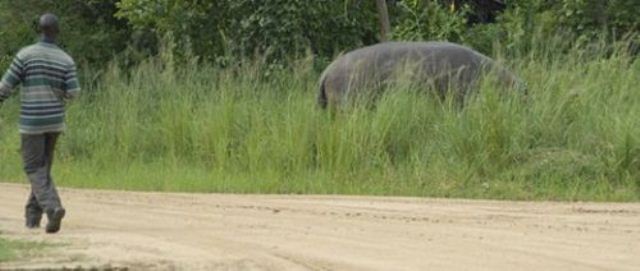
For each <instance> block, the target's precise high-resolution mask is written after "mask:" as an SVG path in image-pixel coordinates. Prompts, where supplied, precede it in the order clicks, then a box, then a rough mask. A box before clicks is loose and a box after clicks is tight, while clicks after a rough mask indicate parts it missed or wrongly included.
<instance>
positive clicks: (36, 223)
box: [26, 217, 42, 229]
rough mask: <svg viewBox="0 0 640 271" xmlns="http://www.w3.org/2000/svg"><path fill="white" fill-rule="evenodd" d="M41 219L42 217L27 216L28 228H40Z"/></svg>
mask: <svg viewBox="0 0 640 271" xmlns="http://www.w3.org/2000/svg"><path fill="white" fill-rule="evenodd" d="M40 219H42V217H29V218H27V223H26V226H27V228H28V229H37V228H40Z"/></svg>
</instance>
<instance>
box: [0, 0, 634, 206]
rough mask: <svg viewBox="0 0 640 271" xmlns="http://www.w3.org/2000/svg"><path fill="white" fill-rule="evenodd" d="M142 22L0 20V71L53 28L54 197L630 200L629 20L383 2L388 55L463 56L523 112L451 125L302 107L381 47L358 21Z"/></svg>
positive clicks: (592, 7) (139, 9)
mask: <svg viewBox="0 0 640 271" xmlns="http://www.w3.org/2000/svg"><path fill="white" fill-rule="evenodd" d="M148 2H149V1H148V0H122V1H117V0H92V1H87V2H86V3H84V4H78V2H77V1H71V0H60V1H40V0H25V1H5V2H0V22H2V23H5V24H6V25H8V26H10V27H3V28H0V69H4V68H5V67H6V66H7V63H8V62H9V61H10V59H11V57H12V56H13V55H14V54H15V52H16V51H17V50H18V48H20V47H21V46H24V45H25V44H27V43H29V42H30V41H31V40H32V38H33V36H34V34H33V33H32V32H31V31H32V30H31V29H29V26H28V23H25V22H29V21H30V20H32V19H33V18H37V15H38V14H40V13H41V12H43V11H47V10H51V11H54V12H56V13H58V14H59V15H61V18H63V19H66V21H63V25H62V26H63V29H65V30H68V32H63V37H62V42H61V46H62V47H64V48H65V49H67V50H68V51H70V53H71V54H72V55H74V57H76V59H77V60H78V64H79V70H80V71H81V72H82V80H81V81H82V83H83V89H84V92H83V94H82V96H81V98H80V99H79V100H78V101H75V102H73V103H72V104H71V105H70V106H69V107H68V122H67V124H68V127H69V129H68V131H67V133H66V135H65V136H64V137H63V138H62V139H61V141H60V143H59V144H60V145H59V148H58V149H57V151H58V152H57V159H56V162H55V166H54V177H55V179H56V182H57V183H58V184H60V185H62V186H72V187H87V188H114V189H131V190H157V191H188V192H234V193H236V192H237V193H331V194H332V193H343V194H366V195H405V196H438V197H467V198H493V199H518V200H595V201H605V200H607V201H637V200H640V125H638V116H639V115H640V95H639V94H640V84H638V82H640V61H639V60H638V52H639V49H638V48H640V47H639V46H638V44H640V43H639V41H640V40H639V39H638V36H637V34H638V31H640V29H639V27H640V25H638V21H637V18H638V15H639V14H640V13H639V12H640V6H639V5H640V4H639V3H638V2H637V1H633V0H612V1H574V0H562V1H546V0H526V1H489V2H492V3H493V4H494V5H495V6H491V5H479V4H477V3H479V2H478V1H471V0H469V1H466V0H465V1H458V0H455V1H454V0H433V1H428V0H398V1H388V2H389V13H390V15H391V19H392V20H391V24H392V30H393V38H394V39H395V40H450V41H454V42H458V43H463V44H466V45H468V46H471V47H473V48H475V49H477V50H479V51H481V52H483V53H485V54H487V55H489V56H491V57H494V58H496V59H498V60H499V61H500V62H502V63H504V64H505V65H506V66H507V67H509V68H510V69H511V70H513V71H514V72H515V73H516V74H518V75H519V76H520V77H521V78H522V79H523V80H524V81H525V82H527V84H528V88H529V95H528V96H527V97H526V99H525V98H523V97H521V96H518V95H512V94H506V95H505V94H504V93H497V91H495V90H494V88H493V86H492V84H491V83H490V82H487V83H486V84H483V85H482V87H481V89H479V90H478V92H477V94H476V95H473V96H472V97H470V98H469V99H468V100H467V103H466V104H465V105H464V106H463V107H460V106H457V105H455V104H451V103H450V102H448V101H444V102H443V101H440V100H438V99H434V98H432V97H431V96H430V95H429V94H428V93H425V92H421V91H416V89H415V88H413V87H412V86H408V85H407V86H403V85H399V86H395V87H393V88H392V89H390V90H389V91H388V92H387V94H386V95H385V96H383V97H382V98H381V99H380V100H379V101H378V103H377V104H376V106H375V107H373V108H371V107H364V106H359V105H356V106H354V107H351V108H349V109H347V110H345V111H343V112H338V113H335V114H334V113H331V112H327V111H323V110H321V109H319V108H318V107H317V106H316V104H315V97H316V94H317V80H318V77H319V73H320V71H321V70H322V69H323V68H324V67H325V66H326V65H327V64H328V62H329V61H330V60H331V59H332V58H333V57H334V56H335V55H337V54H339V53H340V52H343V51H345V50H348V49H352V48H356V47H359V46H363V45H367V44H372V43H376V42H378V41H379V37H378V36H377V35H378V28H377V17H376V9H375V1H351V0H336V1H312V2H313V3H307V1H297V0H270V1H155V2H154V3H155V6H154V7H155V8H153V9H149V8H147V7H148V6H149V3H148ZM516 2H517V3H516ZM309 5H311V6H309ZM225 14H231V15H232V16H225ZM623 33H625V34H623ZM18 111H19V101H18V99H11V100H10V101H8V102H6V103H5V104H4V105H3V106H2V108H0V180H2V181H12V182H25V180H24V179H25V177H24V175H23V173H22V166H21V161H20V154H19V146H20V142H19V135H18V132H17V128H16V123H17V118H18Z"/></svg>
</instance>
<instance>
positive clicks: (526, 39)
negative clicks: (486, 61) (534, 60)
mask: <svg viewBox="0 0 640 271" xmlns="http://www.w3.org/2000/svg"><path fill="white" fill-rule="evenodd" d="M387 2H388V6H389V11H390V15H391V23H392V28H393V30H394V33H393V36H394V38H395V39H400V40H450V41H454V42H461V43H466V44H469V45H471V46H473V47H475V48H478V49H479V50H481V51H483V52H485V53H490V52H491V51H492V50H493V46H494V44H495V43H496V42H497V41H498V42H499V43H501V44H502V45H503V46H504V47H506V48H508V49H513V50H527V48H529V47H531V46H532V44H533V43H535V42H540V40H544V39H546V38H545V37H552V36H554V35H557V34H558V33H563V34H567V33H568V34H569V35H568V36H570V37H571V38H569V39H568V42H571V41H573V40H580V41H585V40H586V41H589V40H593V39H596V38H601V36H603V35H604V36H607V38H608V39H613V40H615V39H619V38H622V37H624V36H625V34H626V33H638V32H639V31H640V23H639V22H640V21H638V20H637V18H639V17H640V1H637V0H610V1H601V0H559V1H555V0H518V1H515V0H387ZM46 11H50V12H54V13H56V14H58V15H59V17H60V18H61V19H62V27H63V35H62V37H61V44H62V46H63V47H64V48H65V49H67V50H68V51H70V52H71V53H72V54H73V55H74V56H75V57H76V58H77V59H79V61H80V62H87V63H93V64H98V65H99V66H100V65H104V63H107V62H108V61H109V60H111V59H113V57H114V56H116V55H121V56H122V57H120V59H124V60H126V61H129V62H131V61H133V62H136V61H137V60H139V59H143V58H145V57H147V56H149V55H153V54H156V53H157V52H158V44H160V43H161V42H159V41H161V40H163V39H171V43H172V44H173V45H175V46H172V47H171V48H172V52H171V53H173V54H174V55H175V56H177V57H181V56H186V55H189V56H197V57H198V58H199V59H201V60H203V61H210V62H217V63H219V64H229V63H231V62H233V61H236V60H238V59H243V58H253V57H256V56H259V57H263V59H264V60H265V61H267V62H270V63H272V62H277V63H286V62H287V60H289V59H295V58H297V57H300V56H301V55H304V54H306V53H307V52H311V53H313V54H314V55H315V56H318V57H320V58H324V59H329V58H331V57H333V56H334V55H336V54H337V53H340V52H342V51H345V50H349V49H351V48H355V47H358V46H362V45H367V44H373V43H376V42H378V41H379V37H378V24H377V14H376V8H375V2H374V1H372V0H314V1H307V0H21V1H0V64H6V62H7V61H8V60H7V59H9V58H10V57H11V56H12V55H13V54H15V52H16V51H17V50H18V49H19V48H21V47H22V46H25V45H27V44H29V43H31V42H33V41H34V40H35V38H36V35H35V31H34V30H35V21H36V19H37V18H38V15H40V14H41V13H43V12H46ZM3 66H5V65H3Z"/></svg>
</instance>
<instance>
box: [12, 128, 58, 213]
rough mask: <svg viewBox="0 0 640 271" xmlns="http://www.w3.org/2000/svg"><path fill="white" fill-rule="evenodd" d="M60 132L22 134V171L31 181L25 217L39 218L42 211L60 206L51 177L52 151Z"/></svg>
mask: <svg viewBox="0 0 640 271" xmlns="http://www.w3.org/2000/svg"><path fill="white" fill-rule="evenodd" d="M59 135H60V133H45V134H37V135H27V134H22V135H21V139H22V159H23V162H24V171H25V172H26V173H27V177H28V178H29V181H30V182H31V194H30V195H29V199H28V200H27V206H26V217H27V219H39V218H40V217H42V213H43V211H46V210H49V209H55V208H57V207H62V204H61V202H60V196H58V191H57V190H56V186H55V184H54V183H53V178H51V166H52V165H53V153H54V150H55V147H56V141H57V140H58V136H59Z"/></svg>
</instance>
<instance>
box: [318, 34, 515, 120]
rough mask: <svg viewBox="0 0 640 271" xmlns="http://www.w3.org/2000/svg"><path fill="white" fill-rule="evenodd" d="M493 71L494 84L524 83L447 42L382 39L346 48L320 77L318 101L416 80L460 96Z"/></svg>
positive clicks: (337, 100)
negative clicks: (369, 43) (368, 44)
mask: <svg viewBox="0 0 640 271" xmlns="http://www.w3.org/2000/svg"><path fill="white" fill-rule="evenodd" d="M488 73H493V74H495V77H494V78H496V79H497V81H498V84H499V85H500V86H501V87H505V88H514V89H519V90H521V91H523V92H526V90H525V88H524V84H523V83H522V82H521V81H520V80H519V79H518V78H517V77H516V76H515V75H514V74H512V73H511V72H509V71H508V70H506V69H504V68H503V67H501V66H500V65H498V64H496V63H495V62H494V61H493V60H492V59H490V58H489V57H487V56H484V55H482V54H481V53H479V52H476V51H474V50H472V49H470V48H468V47H465V46H462V45H458V44H454V43H450V42H385V43H380V44H376V45H372V46H367V47H363V48H360V49H356V50H354V51H351V52H348V53H346V54H344V55H342V56H340V57H338V58H337V59H336V60H334V61H333V62H332V63H331V64H330V65H329V66H328V67H327V68H326V69H325V71H324V72H323V73H322V76H321V77H320V91H319V94H318V104H319V105H320V106H321V107H323V108H326V107H327V106H332V107H333V106H339V105H341V104H344V103H345V102H346V101H348V100H352V99H353V98H355V97H358V96H360V97H365V98H372V97H376V96H378V95H379V94H380V93H381V89H383V88H384V87H386V86H388V85H389V84H393V83H402V82H409V83H411V84H416V83H417V84H422V85H424V86H425V87H427V88H430V89H433V90H435V91H436V93H437V94H438V96H440V97H442V98H444V97H445V96H446V95H447V93H448V91H449V90H451V91H455V94H456V95H455V97H459V98H461V99H462V98H464V96H465V95H466V94H467V93H468V92H469V90H471V89H473V88H474V87H477V83H478V81H479V79H480V78H481V77H482V76H483V75H486V74H488Z"/></svg>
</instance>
